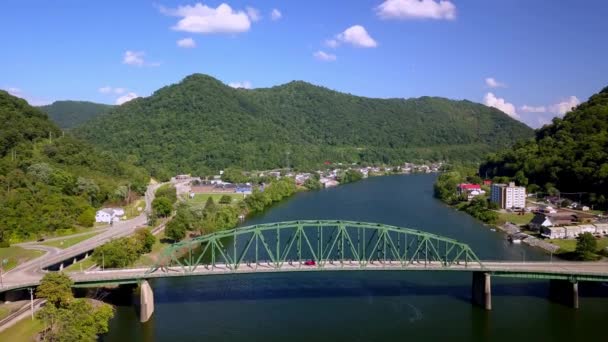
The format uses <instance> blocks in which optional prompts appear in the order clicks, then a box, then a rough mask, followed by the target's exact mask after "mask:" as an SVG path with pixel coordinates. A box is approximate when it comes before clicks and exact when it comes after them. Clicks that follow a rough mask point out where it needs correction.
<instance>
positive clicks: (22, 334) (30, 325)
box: [0, 317, 44, 342]
mask: <svg viewBox="0 0 608 342" xmlns="http://www.w3.org/2000/svg"><path fill="white" fill-rule="evenodd" d="M43 329H44V325H43V323H42V322H41V321H39V320H37V319H35V320H33V321H32V320H31V319H30V318H29V317H27V318H24V319H22V320H20V321H19V322H17V323H16V324H15V325H13V326H12V327H10V328H8V329H6V330H4V331H3V332H0V341H7V342H8V341H10V342H22V341H24V342H25V341H28V342H29V341H34V337H35V336H36V335H37V334H38V333H39V332H41V331H42V330H43Z"/></svg>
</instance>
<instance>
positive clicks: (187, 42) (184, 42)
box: [177, 38, 196, 48]
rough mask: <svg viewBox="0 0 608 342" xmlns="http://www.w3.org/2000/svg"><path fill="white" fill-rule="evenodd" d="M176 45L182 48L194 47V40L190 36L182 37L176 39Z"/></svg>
mask: <svg viewBox="0 0 608 342" xmlns="http://www.w3.org/2000/svg"><path fill="white" fill-rule="evenodd" d="M177 46H179V47H182V48H194V47H196V42H195V41H194V39H192V38H184V39H180V40H178V41H177Z"/></svg>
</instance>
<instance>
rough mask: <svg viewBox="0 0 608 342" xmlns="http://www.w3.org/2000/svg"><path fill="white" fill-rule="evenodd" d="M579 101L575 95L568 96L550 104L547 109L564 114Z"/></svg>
mask: <svg viewBox="0 0 608 342" xmlns="http://www.w3.org/2000/svg"><path fill="white" fill-rule="evenodd" d="M580 103H581V101H580V100H579V99H578V98H577V97H576V96H570V97H569V98H568V99H566V100H564V101H562V102H559V103H556V104H554V105H552V106H550V107H549V111H551V112H552V113H555V114H559V115H564V114H566V113H568V112H569V111H570V110H572V108H574V107H576V106H578V105H579V104H580Z"/></svg>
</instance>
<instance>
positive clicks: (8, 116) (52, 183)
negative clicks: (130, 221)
mask: <svg viewBox="0 0 608 342" xmlns="http://www.w3.org/2000/svg"><path fill="white" fill-rule="evenodd" d="M0 122H2V123H3V124H2V125H1V126H0V243H1V242H2V241H6V240H12V241H16V240H19V239H22V238H25V237H36V236H41V235H44V234H47V233H48V232H51V231H56V230H59V229H71V228H72V227H73V226H74V225H75V224H79V225H83V226H90V225H92V224H93V222H94V219H95V210H94V208H96V207H99V206H100V205H101V204H103V203H104V202H107V201H112V202H120V201H123V200H124V199H125V197H126V196H127V190H128V188H129V185H130V188H131V190H134V191H138V192H142V191H144V190H145V187H146V183H147V180H148V176H147V172H146V171H145V170H144V169H142V168H140V167H136V166H133V165H132V164H129V163H128V162H126V161H123V159H122V158H117V157H116V156H115V155H114V154H113V153H109V152H102V151H100V150H99V149H97V148H95V147H92V146H91V145H89V144H88V143H86V142H83V141H81V140H78V139H76V138H73V137H71V136H69V135H68V134H66V135H65V136H63V134H62V132H61V130H60V129H59V128H58V127H57V126H56V125H55V124H54V123H52V122H51V121H50V120H49V119H48V117H47V116H46V114H44V113H43V112H42V111H40V110H39V109H37V108H34V107H31V106H29V105H28V104H27V102H25V100H22V99H19V98H17V97H14V96H11V95H9V94H8V93H7V92H5V91H0Z"/></svg>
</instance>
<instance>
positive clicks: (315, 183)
mask: <svg viewBox="0 0 608 342" xmlns="http://www.w3.org/2000/svg"><path fill="white" fill-rule="evenodd" d="M303 185H304V187H305V188H306V189H308V190H319V189H321V188H322V187H323V184H321V182H319V180H318V179H316V178H314V177H310V178H308V179H307V180H305V181H304V184H303Z"/></svg>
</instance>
